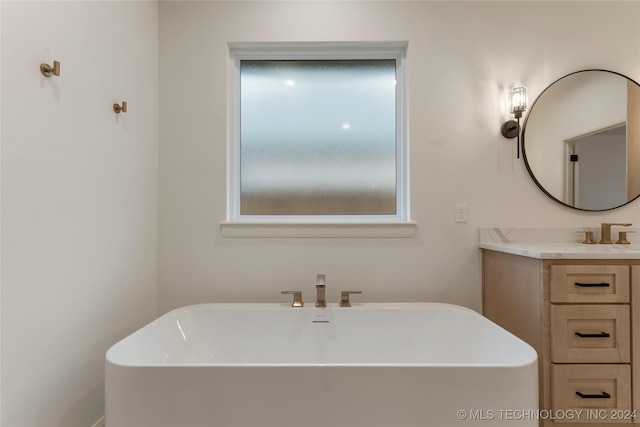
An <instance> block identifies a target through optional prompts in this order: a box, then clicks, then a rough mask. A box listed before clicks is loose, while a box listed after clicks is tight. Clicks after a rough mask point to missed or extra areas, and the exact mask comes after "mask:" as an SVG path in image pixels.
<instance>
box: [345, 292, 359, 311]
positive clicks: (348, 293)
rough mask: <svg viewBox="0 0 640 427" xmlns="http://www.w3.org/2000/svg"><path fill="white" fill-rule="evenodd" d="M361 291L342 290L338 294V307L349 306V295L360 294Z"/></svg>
mask: <svg viewBox="0 0 640 427" xmlns="http://www.w3.org/2000/svg"><path fill="white" fill-rule="evenodd" d="M361 293H362V291H342V293H341V294H340V307H351V301H349V295H351V294H361Z"/></svg>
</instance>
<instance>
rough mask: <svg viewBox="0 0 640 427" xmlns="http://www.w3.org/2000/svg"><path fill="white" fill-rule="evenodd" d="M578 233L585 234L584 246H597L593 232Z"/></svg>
mask: <svg viewBox="0 0 640 427" xmlns="http://www.w3.org/2000/svg"><path fill="white" fill-rule="evenodd" d="M576 233H584V240H583V241H582V244H583V245H595V244H596V241H595V240H593V231H587V230H583V231H576Z"/></svg>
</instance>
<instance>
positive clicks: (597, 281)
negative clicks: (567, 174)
mask: <svg viewBox="0 0 640 427" xmlns="http://www.w3.org/2000/svg"><path fill="white" fill-rule="evenodd" d="M483 314H484V315H485V316H486V317H488V318H489V319H491V320H493V321H494V322H496V323H497V324H499V325H501V326H502V327H504V328H505V329H507V330H509V331H511V332H512V333H514V334H515V335H517V336H519V337H520V338H522V339H523V340H524V341H526V342H528V343H529V344H530V345H531V346H532V347H533V348H534V349H535V350H536V351H537V352H538V360H539V368H540V369H539V375H540V381H539V389H540V409H543V410H550V411H552V412H551V414H556V413H559V414H566V413H569V412H570V413H572V414H574V415H575V414H578V413H579V411H578V410H580V409H582V413H581V418H580V419H579V420H578V419H564V420H561V419H559V418H556V419H550V420H541V422H540V425H541V426H560V425H562V426H566V425H568V424H572V425H578V426H579V425H585V426H587V425H591V426H593V425H594V424H596V425H618V424H620V423H623V424H624V423H626V424H629V423H632V424H636V425H640V419H638V418H637V417H636V418H634V412H633V411H636V413H638V412H640V260H638V259H624V260H618V259H616V260H612V259H593V260H585V259H536V258H529V257H524V256H520V255H513V254H509V253H503V252H498V251H493V250H487V249H483Z"/></svg>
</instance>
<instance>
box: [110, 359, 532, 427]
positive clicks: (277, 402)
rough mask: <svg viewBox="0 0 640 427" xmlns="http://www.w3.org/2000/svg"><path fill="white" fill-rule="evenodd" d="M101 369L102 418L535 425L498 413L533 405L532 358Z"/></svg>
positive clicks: (137, 423)
mask: <svg viewBox="0 0 640 427" xmlns="http://www.w3.org/2000/svg"><path fill="white" fill-rule="evenodd" d="M106 371H107V372H106V374H107V375H106V409H107V411H106V412H107V418H106V427H176V426H180V427H201V426H212V427H288V426H291V427H294V426H295V427H355V426H362V427H391V426H393V427H428V426H434V427H454V426H464V427H470V426H485V427H486V426H487V425H489V424H490V425H492V426H496V425H497V426H518V427H529V426H531V427H533V426H537V425H538V422H537V420H535V419H530V420H523V419H521V418H520V419H516V418H518V417H517V416H513V414H514V413H513V412H506V411H507V410H521V411H525V410H530V411H535V410H536V409H537V399H538V395H537V374H538V373H537V363H533V364H529V365H524V366H521V367H508V368H506V367H486V366H484V367H446V366H445V367H442V366H438V367H431V366H428V367H419V366H417V367H412V366H402V367H398V366H389V367H385V366H356V367H354V366H268V367H264V366H242V367H233V366H225V367H210V366H188V367H143V368H141V367H135V368H131V367H123V366H117V365H112V364H110V363H108V362H107V366H106ZM150 390H153V392H152V393H150V392H149V391H150ZM516 415H517V413H516Z"/></svg>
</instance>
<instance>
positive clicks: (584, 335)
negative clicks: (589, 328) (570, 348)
mask: <svg viewBox="0 0 640 427" xmlns="http://www.w3.org/2000/svg"><path fill="white" fill-rule="evenodd" d="M575 334H576V335H577V336H579V337H580V338H609V337H610V336H611V335H609V334H608V333H606V332H600V333H599V334H583V333H582V332H576V333H575Z"/></svg>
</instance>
